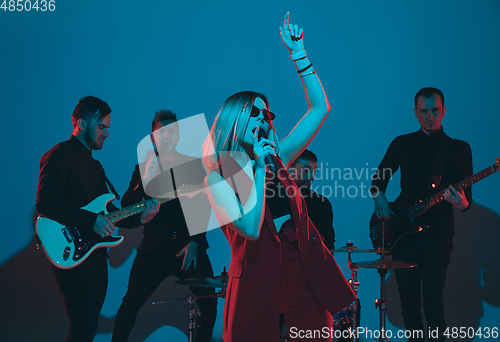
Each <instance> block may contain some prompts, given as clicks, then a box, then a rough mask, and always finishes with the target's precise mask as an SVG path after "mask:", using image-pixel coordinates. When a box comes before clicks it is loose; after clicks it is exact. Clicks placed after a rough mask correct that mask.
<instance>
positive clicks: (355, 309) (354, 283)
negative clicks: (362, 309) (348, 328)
mask: <svg viewBox="0 0 500 342" xmlns="http://www.w3.org/2000/svg"><path fill="white" fill-rule="evenodd" d="M347 267H348V268H349V269H350V270H351V279H349V285H351V288H352V290H353V291H354V294H355V295H356V297H357V296H358V287H359V281H358V269H359V266H358V264H356V263H354V262H352V261H351V252H349V253H348V256H347ZM351 308H352V331H353V335H352V336H353V338H352V341H353V342H358V334H357V331H358V315H359V299H357V298H356V300H355V301H354V302H353V303H352V304H351Z"/></svg>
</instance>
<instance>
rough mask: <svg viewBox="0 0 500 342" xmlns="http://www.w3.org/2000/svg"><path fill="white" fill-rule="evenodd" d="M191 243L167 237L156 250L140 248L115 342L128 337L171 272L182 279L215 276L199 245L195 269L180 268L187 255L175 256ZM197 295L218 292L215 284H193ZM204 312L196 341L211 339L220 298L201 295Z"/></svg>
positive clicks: (131, 273)
mask: <svg viewBox="0 0 500 342" xmlns="http://www.w3.org/2000/svg"><path fill="white" fill-rule="evenodd" d="M187 243H188V241H186V240H184V239H180V240H164V241H162V242H161V243H160V245H159V246H158V247H157V248H156V249H155V250H154V251H153V252H150V253H149V252H139V253H137V256H136V258H135V260H134V264H133V266H132V270H131V272H130V279H129V285H128V290H127V293H126V294H125V297H123V302H122V304H121V306H120V309H119V310H118V313H117V315H116V321H115V327H114V330H113V339H112V341H113V342H124V341H127V340H128V338H129V335H130V332H131V331H132V328H133V326H134V324H135V321H136V317H137V313H138V312H139V310H140V308H141V307H142V306H143V305H144V303H145V302H146V301H147V300H148V298H149V297H150V296H151V294H152V293H153V292H154V291H155V290H156V288H157V287H158V285H160V283H161V282H162V281H163V280H164V279H166V278H167V277H169V276H172V275H173V276H176V277H179V278H180V279H186V278H213V276H214V274H213V270H212V265H211V264H210V260H209V259H208V256H207V253H206V251H205V250H204V249H198V253H197V265H196V269H194V268H193V266H191V267H190V268H189V270H187V271H183V270H181V266H182V260H183V257H184V256H181V257H176V256H175V255H176V254H177V253H179V252H180V251H181V249H182V248H184V246H185V245H186V244H187ZM191 291H192V293H193V294H194V295H197V296H201V295H208V294H212V293H215V289H213V288H202V287H191ZM196 303H197V305H198V308H199V310H200V313H201V316H200V317H199V318H198V320H197V322H198V324H201V327H199V328H197V329H196V334H195V341H196V342H209V341H210V339H211V337H212V330H213V327H214V324H215V319H216V316H217V300H216V299H215V298H206V299H199V300H197V301H196Z"/></svg>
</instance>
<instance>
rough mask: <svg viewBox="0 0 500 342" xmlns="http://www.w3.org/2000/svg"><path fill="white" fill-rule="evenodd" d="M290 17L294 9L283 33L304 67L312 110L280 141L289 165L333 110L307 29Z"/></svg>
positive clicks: (302, 74) (294, 57) (296, 60)
mask: <svg viewBox="0 0 500 342" xmlns="http://www.w3.org/2000/svg"><path fill="white" fill-rule="evenodd" d="M289 21H290V13H287V14H286V15H285V22H284V24H283V27H280V35H281V39H282V40H283V43H284V44H285V46H286V47H287V48H288V50H289V51H290V57H291V58H292V60H293V61H294V63H295V66H296V68H297V71H298V72H299V71H300V72H299V76H300V79H301V81H302V85H303V86H304V92H305V95H306V100H307V106H308V110H307V112H306V114H305V115H304V116H303V117H302V119H300V121H299V122H298V123H297V124H296V125H295V127H294V128H293V129H292V131H291V132H290V133H289V134H288V135H287V136H286V137H285V138H284V139H283V140H282V141H281V142H280V151H281V153H280V155H281V159H282V160H283V163H284V164H285V166H286V167H287V168H288V167H289V166H290V164H291V163H292V162H293V161H294V160H295V159H296V158H297V157H298V156H299V155H300V153H302V151H303V150H304V149H305V148H306V147H307V146H308V145H309V143H310V142H311V141H312V140H313V138H314V136H315V135H316V133H317V132H318V130H319V129H320V127H321V125H322V124H323V122H324V121H325V118H326V116H327V114H328V112H329V111H330V104H329V103H328V99H327V97H326V94H325V91H324V90H323V86H322V84H321V82H320V80H319V78H318V75H317V74H316V72H315V68H314V66H313V65H312V63H311V62H310V61H309V59H308V58H307V55H306V52H305V50H304V37H303V30H302V28H299V27H298V26H297V25H292V24H290V22H289Z"/></svg>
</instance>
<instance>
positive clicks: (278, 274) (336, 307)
mask: <svg viewBox="0 0 500 342" xmlns="http://www.w3.org/2000/svg"><path fill="white" fill-rule="evenodd" d="M277 167H278V169H279V172H278V177H279V179H280V181H281V183H282V184H283V185H284V187H285V189H290V193H291V194H292V196H288V197H289V203H290V211H291V217H292V218H291V220H288V221H287V222H285V223H284V224H283V226H282V228H281V232H280V236H281V240H280V236H279V235H278V233H277V230H276V227H275V226H274V222H273V219H272V216H271V212H270V211H269V208H268V207H267V205H266V212H265V218H264V222H263V226H262V227H261V231H260V236H259V238H258V239H257V240H255V241H251V240H248V239H246V238H244V237H243V236H241V235H239V234H238V233H236V232H235V231H233V230H232V229H231V228H229V227H227V226H223V227H221V229H222V231H223V232H224V235H225V236H226V238H227V239H228V241H229V243H230V244H231V250H232V259H231V265H230V267H229V271H228V273H229V275H230V278H229V283H228V288H227V293H226V306H225V311H224V341H225V342H231V341H237V342H245V341H249V342H250V341H251V342H255V341H272V342H275V341H279V328H278V320H279V314H280V295H281V296H283V295H285V294H284V293H281V291H280V288H281V289H282V291H283V292H285V293H296V294H300V293H301V292H306V294H309V295H310V294H311V292H312V293H313V295H314V297H313V298H316V299H319V301H320V303H319V304H318V305H319V306H320V307H321V306H322V307H324V308H326V310H328V311H329V312H330V314H331V315H335V314H336V313H337V312H338V311H340V310H341V309H343V308H344V307H346V306H348V305H349V304H351V303H352V302H353V301H354V300H355V299H356V296H355V294H354V292H353V291H352V289H351V287H350V286H349V284H348V282H347V280H346V279H345V277H344V275H343V274H342V272H341V271H340V269H339V267H338V265H337V263H336V262H335V260H334V258H333V256H332V255H331V253H330V251H329V250H328V249H327V248H326V247H325V245H324V244H323V242H322V240H323V238H322V237H321V235H320V234H319V233H318V231H317V230H316V228H315V227H314V225H313V224H312V223H311V221H310V220H309V218H308V215H307V208H306V205H305V202H304V200H303V199H302V197H301V196H300V191H299V189H298V187H297V186H296V184H295V182H294V181H293V180H292V179H291V178H290V175H289V173H288V171H286V169H285V167H284V165H283V163H282V162H281V161H280V160H279V159H277ZM220 171H221V175H222V176H223V177H224V178H225V179H226V181H227V182H228V183H229V184H230V185H231V186H232V187H233V189H234V190H235V192H236V193H237V194H238V196H239V199H240V201H241V203H242V204H244V203H245V202H246V200H247V198H248V195H249V192H250V188H251V184H252V183H251V180H250V179H249V178H248V176H247V175H246V173H245V172H244V171H243V170H242V169H241V167H240V166H239V164H238V163H237V162H236V161H234V160H232V159H231V160H228V161H227V162H224V163H222V165H221V170H220ZM231 178H232V179H231ZM294 194H295V195H294ZM285 235H286V236H285ZM295 236H296V237H297V239H298V248H297V249H295V248H294V247H293V246H292V245H291V244H290V242H289V241H292V240H293V239H294V237H295ZM282 245H286V246H282ZM294 251H297V252H298V253H295V254H298V257H295V258H294V255H293V254H294ZM287 254H288V255H287ZM299 258H300V261H301V264H302V265H300V266H301V267H302V270H303V276H302V278H305V279H304V280H305V281H302V284H300V281H298V282H293V281H290V280H291V279H295V278H297V277H296V276H295V275H292V276H291V277H289V279H288V281H287V282H286V283H287V284H286V286H285V284H284V279H286V276H287V274H286V273H287V272H292V269H293V270H295V271H293V272H296V270H297V269H299V271H300V273H302V272H301V269H300V267H299V268H297V267H296V265H297V263H296V262H295V263H293V264H290V263H292V262H293V261H294V260H295V261H297V260H298V259H299ZM288 265H293V266H292V268H290V267H288ZM283 276H284V277H283ZM299 278H300V276H299ZM307 285H309V286H307ZM294 287H296V288H294ZM302 290H304V291H302ZM288 304H293V303H286V302H283V300H281V311H282V312H283V311H285V312H286V311H287V310H288V309H289V308H287V306H288ZM302 308H305V307H304V306H302ZM305 310H307V309H305ZM305 310H304V312H302V317H303V318H306V316H307V315H308V312H307V311H305ZM289 323H290V322H289ZM329 324H330V326H331V319H330V323H329ZM288 328H290V324H289V325H288Z"/></svg>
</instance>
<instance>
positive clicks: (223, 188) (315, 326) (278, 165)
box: [204, 13, 355, 342]
mask: <svg viewBox="0 0 500 342" xmlns="http://www.w3.org/2000/svg"><path fill="white" fill-rule="evenodd" d="M289 16H290V14H289V13H287V14H286V16H285V23H284V25H283V27H280V35H281V38H282V40H283V43H284V44H285V46H286V47H287V48H288V50H289V52H290V57H291V59H292V60H293V61H294V63H295V66H296V67H297V70H298V71H297V73H298V76H299V77H300V79H301V81H302V84H303V86H304V91H305V95H306V100H307V104H308V111H307V113H306V114H305V115H304V116H303V117H302V119H301V120H300V121H299V122H298V123H297V125H296V126H295V127H294V128H293V130H292V131H291V132H290V134H288V135H287V136H286V138H284V139H283V140H281V141H278V139H277V137H276V134H275V131H274V128H273V124H272V120H273V119H274V117H275V115H274V114H273V113H272V112H270V111H269V109H270V107H269V102H268V100H267V98H266V97H265V96H264V95H262V94H260V93H256V92H251V91H244V92H240V93H237V94H234V95H232V96H231V97H229V98H228V99H227V100H226V101H225V102H224V104H223V105H222V107H221V109H220V111H219V113H218V115H217V117H216V118H215V121H214V123H213V126H212V128H211V131H210V135H209V137H208V138H207V141H205V144H204V163H205V166H206V168H207V171H208V174H207V177H206V179H205V183H206V186H207V194H208V197H209V199H210V202H211V204H212V207H213V209H214V211H215V214H216V216H217V219H218V221H219V224H220V225H221V229H222V230H223V232H224V234H225V236H226V238H227V239H228V241H229V243H230V244H231V249H232V260H231V265H230V268H229V272H228V273H229V276H230V278H229V283H228V288H227V293H226V301H225V305H226V306H225V312H224V341H226V342H231V341H237V342H245V341H251V342H255V341H270V342H271V341H272V342H276V341H278V340H279V328H278V321H279V314H280V313H284V314H285V322H286V324H287V328H288V329H289V332H290V337H291V338H292V340H294V339H295V338H294V336H298V335H299V334H300V331H306V330H307V331H311V330H317V331H319V332H325V331H328V332H330V328H331V327H332V315H334V314H336V313H337V312H338V311H339V310H341V309H343V308H344V307H346V306H347V305H349V304H350V303H351V302H352V301H354V299H355V295H354V293H353V292H352V290H351V288H350V287H349V285H348V283H347V281H346V279H345V277H344V276H343V274H342V273H341V271H340V270H339V268H338V266H337V264H336V262H335V260H334V259H333V257H332V255H331V253H330V252H329V251H328V249H327V248H326V247H325V245H324V244H323V243H322V240H323V239H322V237H321V235H320V234H319V233H318V232H317V230H316V228H314V226H313V224H312V223H311V221H310V220H309V218H308V216H307V209H306V206H305V203H304V200H303V199H302V197H301V196H300V191H299V189H298V188H297V186H296V185H295V183H294V182H293V180H292V179H291V178H290V175H289V174H288V171H287V168H288V167H289V166H290V164H291V163H292V162H293V161H294V159H295V158H297V156H299V155H300V153H301V152H302V151H303V150H304V149H305V148H306V147H307V146H308V145H309V143H310V142H311V141H312V139H313V138H314V136H315V135H316V133H317V132H318V130H319V128H320V127H321V125H322V124H323V122H324V120H325V118H326V116H327V114H328V112H329V110H330V105H329V103H328V99H327V97H326V95H325V92H324V90H323V87H322V85H321V82H320V80H319V78H318V76H317V74H316V69H314V68H313V66H312V64H311V63H310V62H309V59H308V58H307V55H306V52H305V50H304V44H303V30H302V28H299V27H298V26H297V25H292V24H289ZM267 137H268V138H267ZM269 158H270V160H269ZM265 159H266V160H267V162H266V161H265ZM325 335H327V334H322V336H320V337H318V338H316V339H314V341H331V338H330V337H326V336H325Z"/></svg>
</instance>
